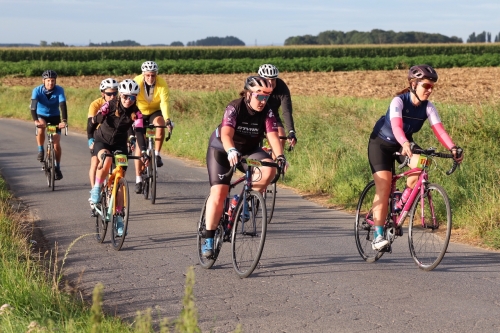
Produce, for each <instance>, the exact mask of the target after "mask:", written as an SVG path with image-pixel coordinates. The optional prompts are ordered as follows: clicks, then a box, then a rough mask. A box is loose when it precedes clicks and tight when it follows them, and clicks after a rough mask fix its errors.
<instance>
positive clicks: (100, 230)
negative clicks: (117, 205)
mask: <svg viewBox="0 0 500 333" xmlns="http://www.w3.org/2000/svg"><path fill="white" fill-rule="evenodd" d="M94 209H98V210H99V211H100V212H99V211H97V210H96V212H95V214H96V218H95V229H96V230H95V231H96V235H95V239H96V240H97V242H98V243H102V242H104V238H105V237H106V232H107V230H108V222H107V221H106V218H105V216H106V211H107V210H108V207H107V205H106V191H102V192H101V202H100V203H99V204H97V205H96V208H94Z"/></svg>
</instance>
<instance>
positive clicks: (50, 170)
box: [45, 144, 56, 191]
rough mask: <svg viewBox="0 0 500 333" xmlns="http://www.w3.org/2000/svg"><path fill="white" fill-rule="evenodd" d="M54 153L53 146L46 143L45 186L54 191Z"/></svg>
mask: <svg viewBox="0 0 500 333" xmlns="http://www.w3.org/2000/svg"><path fill="white" fill-rule="evenodd" d="M55 159H56V155H55V152H54V146H52V145H50V144H48V145H47V153H46V154H45V176H46V177H47V186H48V187H49V188H50V190H51V191H54V185H55V180H56V170H55V165H54V161H55Z"/></svg>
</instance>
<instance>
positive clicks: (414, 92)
mask: <svg viewBox="0 0 500 333" xmlns="http://www.w3.org/2000/svg"><path fill="white" fill-rule="evenodd" d="M410 91H411V92H412V94H413V95H415V97H416V98H417V99H418V101H419V102H420V103H422V100H421V99H420V98H418V95H417V92H416V91H415V89H413V88H412V87H411V85H410Z"/></svg>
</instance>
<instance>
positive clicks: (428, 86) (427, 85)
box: [418, 82, 434, 90]
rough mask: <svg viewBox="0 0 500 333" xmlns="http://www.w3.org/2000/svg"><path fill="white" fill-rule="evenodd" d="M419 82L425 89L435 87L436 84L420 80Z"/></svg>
mask: <svg viewBox="0 0 500 333" xmlns="http://www.w3.org/2000/svg"><path fill="white" fill-rule="evenodd" d="M418 84H419V85H421V86H422V88H424V89H425V90H428V89H432V88H434V84H432V83H427V82H419V83H418Z"/></svg>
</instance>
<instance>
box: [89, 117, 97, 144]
mask: <svg viewBox="0 0 500 333" xmlns="http://www.w3.org/2000/svg"><path fill="white" fill-rule="evenodd" d="M93 119H94V118H93V117H90V118H88V120H87V139H92V138H93V137H94V132H95V129H96V128H97V123H94V121H93Z"/></svg>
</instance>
